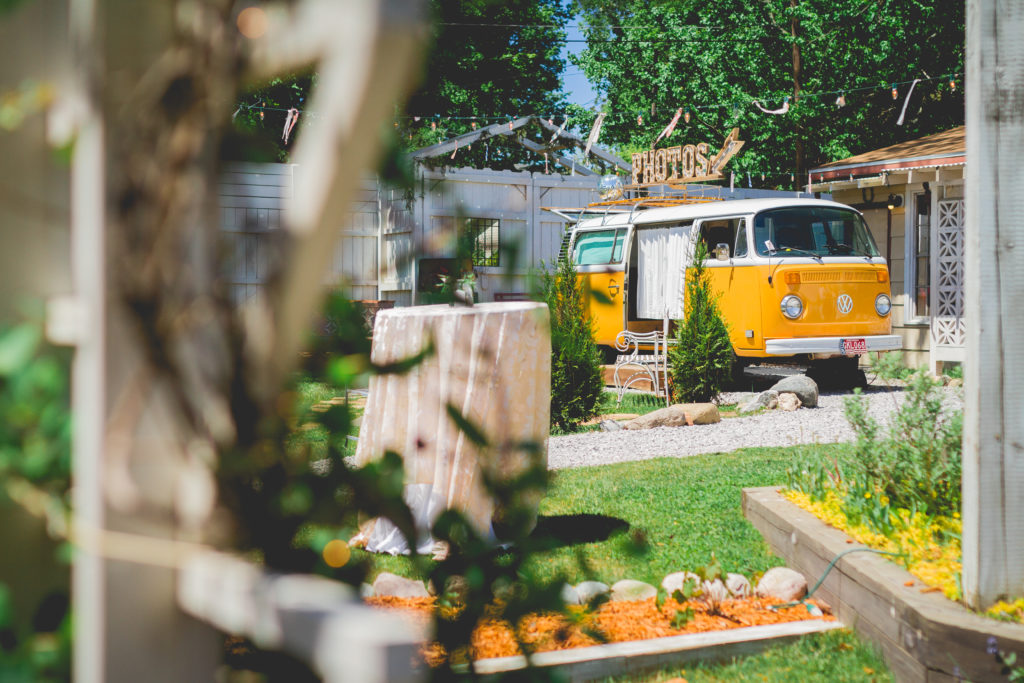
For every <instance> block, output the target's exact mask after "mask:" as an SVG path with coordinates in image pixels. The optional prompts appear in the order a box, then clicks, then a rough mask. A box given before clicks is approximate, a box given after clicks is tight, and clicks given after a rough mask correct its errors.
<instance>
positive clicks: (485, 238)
mask: <svg viewBox="0 0 1024 683" xmlns="http://www.w3.org/2000/svg"><path fill="white" fill-rule="evenodd" d="M465 226H466V232H467V234H469V235H470V236H471V237H472V239H473V265H474V266H499V265H501V237H500V235H501V221H500V220H499V219H497V218H467V219H466V223H465Z"/></svg>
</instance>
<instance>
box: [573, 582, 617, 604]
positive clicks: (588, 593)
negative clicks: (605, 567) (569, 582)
mask: <svg viewBox="0 0 1024 683" xmlns="http://www.w3.org/2000/svg"><path fill="white" fill-rule="evenodd" d="M609 592H611V588H609V587H608V584H606V583H601V582H600V581H583V582H581V583H578V584H576V595H577V597H579V600H580V602H579V604H581V605H585V604H587V603H588V602H590V601H591V600H593V599H594V598H596V597H597V596H598V595H604V594H605V593H609Z"/></svg>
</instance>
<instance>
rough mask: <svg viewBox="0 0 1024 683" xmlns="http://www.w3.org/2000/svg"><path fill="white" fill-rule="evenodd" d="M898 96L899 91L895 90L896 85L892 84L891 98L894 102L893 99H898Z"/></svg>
mask: <svg viewBox="0 0 1024 683" xmlns="http://www.w3.org/2000/svg"><path fill="white" fill-rule="evenodd" d="M899 96H900V91H899V90H897V89H896V84H895V83H893V84H892V98H893V99H894V100H895V99H898V98H899Z"/></svg>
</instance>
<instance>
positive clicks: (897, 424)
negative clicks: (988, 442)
mask: <svg viewBox="0 0 1024 683" xmlns="http://www.w3.org/2000/svg"><path fill="white" fill-rule="evenodd" d="M940 387H941V384H940V383H939V382H938V381H937V380H935V379H933V378H932V377H930V376H929V375H928V374H927V373H925V372H924V371H923V370H919V371H917V372H915V373H914V374H913V375H911V377H910V380H909V382H908V384H907V388H906V393H905V396H904V401H903V405H902V406H900V408H899V410H898V411H896V413H895V415H894V416H893V419H892V422H891V424H890V425H889V428H888V430H887V433H885V434H883V433H882V428H881V427H880V425H879V424H878V422H877V421H876V420H875V419H874V418H872V417H871V416H870V415H868V409H867V400H866V398H865V397H864V396H862V395H860V394H859V392H858V393H856V394H855V395H854V396H851V397H848V398H847V399H846V400H845V406H844V407H845V412H846V419H847V420H848V421H849V423H850V426H851V427H853V430H854V432H855V433H856V437H857V438H856V442H855V444H854V456H853V459H852V460H851V462H850V463H849V465H848V471H847V472H846V475H847V477H848V478H850V479H852V480H853V481H856V482H864V485H865V486H866V487H867V490H868V492H869V493H870V492H872V491H874V492H876V493H877V494H878V495H880V496H884V497H885V498H886V499H887V500H888V502H889V505H891V506H892V507H894V508H905V509H907V510H911V511H916V512H922V513H925V514H926V515H928V516H936V515H938V516H943V517H952V516H953V515H954V513H956V514H957V515H959V513H960V500H961V495H960V475H961V471H962V453H963V450H962V446H961V435H962V432H963V412H962V411H960V410H948V409H946V408H945V407H944V396H945V395H944V392H942V391H941V389H940Z"/></svg>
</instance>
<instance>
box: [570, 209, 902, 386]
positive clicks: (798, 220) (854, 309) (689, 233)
mask: <svg viewBox="0 0 1024 683" xmlns="http://www.w3.org/2000/svg"><path fill="white" fill-rule="evenodd" d="M591 215H592V214H591ZM697 240H701V241H703V242H704V243H705V244H706V245H707V250H708V253H709V254H710V257H709V259H708V261H707V267H708V272H709V274H710V278H711V282H712V283H713V286H714V288H715V290H716V291H717V293H718V294H719V295H720V299H719V305H720V308H721V310H722V314H723V317H724V318H725V322H726V323H727V325H728V327H729V335H730V338H731V341H732V347H733V351H734V352H735V354H736V356H737V359H738V361H739V363H740V364H741V367H742V364H746V363H750V362H755V361H757V360H758V359H761V360H769V359H772V360H776V361H777V360H782V359H791V360H793V361H794V362H801V363H810V362H811V361H819V362H825V363H829V364H832V365H835V366H837V367H836V368H835V369H855V368H856V363H857V356H859V355H860V354H863V353H867V352H872V351H888V350H893V349H898V348H900V345H901V343H900V337H899V336H897V335H893V334H891V325H890V318H889V312H890V309H891V306H892V304H891V300H890V295H889V271H888V269H887V267H886V263H885V259H884V258H882V257H881V256H880V255H879V253H878V248H877V247H876V246H875V243H874V241H873V240H872V238H871V233H870V232H869V231H868V228H867V225H866V224H865V223H864V220H863V218H862V217H861V215H860V213H859V212H857V211H856V210H854V209H852V208H850V207H848V206H845V205H843V204H839V203H836V202H832V201H826V200H819V199H797V198H794V199H743V200H735V201H713V202H704V203H691V204H681V205H676V206H662V207H659V208H643V206H642V203H641V204H637V205H634V206H632V207H629V208H628V209H621V210H619V211H618V212H613V211H607V212H605V213H604V214H603V215H600V216H596V217H590V218H585V219H583V220H580V221H579V222H578V223H577V224H576V226H575V227H574V228H573V230H572V234H571V241H570V245H569V249H570V252H571V254H572V258H573V261H574V263H575V265H576V270H577V273H578V274H579V278H580V279H581V280H582V284H583V288H584V292H589V293H590V294H589V295H588V305H589V313H590V316H591V319H592V320H593V322H594V329H595V333H596V337H597V342H598V344H600V345H602V346H605V347H614V345H615V339H616V336H617V335H618V334H619V332H620V331H622V330H629V331H633V332H651V331H657V330H661V329H662V326H663V324H665V323H664V321H666V320H680V319H682V318H683V317H684V310H683V307H684V299H685V297H684V292H685V277H686V275H685V274H686V269H687V267H688V266H689V265H690V264H691V262H692V258H693V253H694V249H695V245H696V243H697ZM595 292H596V293H599V294H595ZM609 350H610V349H609ZM829 359H835V360H831V361H830V360H829Z"/></svg>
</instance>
